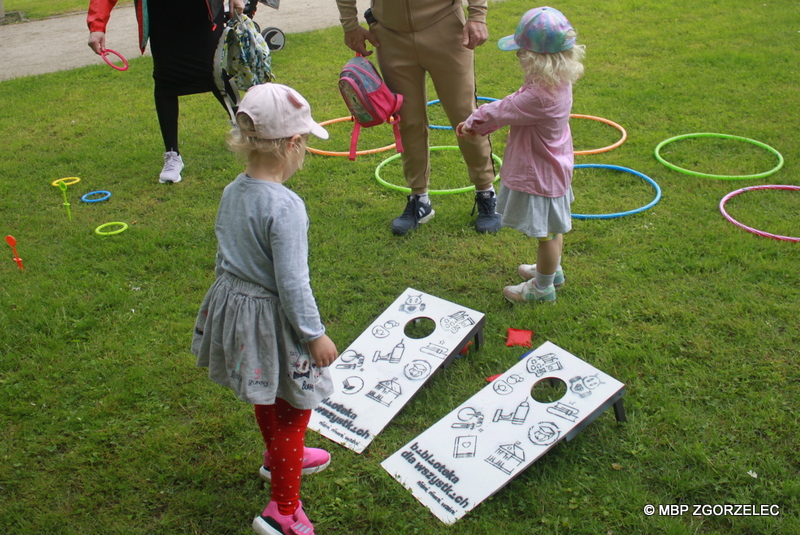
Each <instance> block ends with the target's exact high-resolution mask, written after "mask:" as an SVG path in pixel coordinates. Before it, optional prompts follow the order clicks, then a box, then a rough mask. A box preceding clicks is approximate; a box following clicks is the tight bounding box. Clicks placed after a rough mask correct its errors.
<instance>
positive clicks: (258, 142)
mask: <svg viewBox="0 0 800 535" xmlns="http://www.w3.org/2000/svg"><path fill="white" fill-rule="evenodd" d="M300 137H301V138H302V142H301V144H300V147H299V151H298V147H297V145H295V147H294V149H291V148H289V142H290V141H291V139H292V138H288V137H287V138H279V139H262V138H260V137H257V135H256V128H255V125H254V124H253V119H251V118H250V116H249V115H247V114H245V113H239V114H237V115H236V125H235V126H234V127H233V128H231V130H230V132H228V139H227V143H228V148H229V149H230V151H231V152H233V153H235V154H242V155H244V156H249V155H250V154H251V153H254V152H258V153H261V154H265V155H268V156H271V157H272V159H273V160H274V161H275V165H276V166H277V167H279V168H283V167H285V166H286V165H287V164H288V163H289V162H291V161H292V159H293V158H296V157H297V153H298V152H299V153H300V154H303V153H304V152H305V150H306V142H307V141H308V134H302V135H301V136H300Z"/></svg>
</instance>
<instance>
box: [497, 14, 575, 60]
mask: <svg viewBox="0 0 800 535" xmlns="http://www.w3.org/2000/svg"><path fill="white" fill-rule="evenodd" d="M572 29H573V28H572V25H571V24H570V23H569V21H568V20H567V17H565V16H564V14H563V13H561V12H560V11H559V10H557V9H555V8H552V7H537V8H534V9H531V10H530V11H528V12H527V13H525V14H524V15H522V18H521V19H520V21H519V24H518V25H517V31H516V32H514V35H508V36H506V37H503V38H502V39H500V40H499V41H498V42H497V46H498V48H500V50H519V49H520V48H523V49H525V50H530V51H531V52H538V53H540V54H555V53H558V52H563V51H565V50H569V49H570V48H572V46H573V45H574V44H575V38H574V37H570V38H569V39H567V32H569V31H570V30H572Z"/></svg>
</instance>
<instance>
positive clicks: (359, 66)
mask: <svg viewBox="0 0 800 535" xmlns="http://www.w3.org/2000/svg"><path fill="white" fill-rule="evenodd" d="M339 91H340V92H341V93H342V98H344V103H345V104H347V107H348V109H349V110H350V114H351V115H352V116H353V122H354V124H353V136H352V137H351V139H350V160H355V159H356V145H358V135H359V133H360V132H361V127H362V126H363V127H369V126H377V125H379V124H383V123H389V124H391V125H392V126H393V127H394V140H395V143H396V144H397V152H403V144H402V142H401V141H400V129H399V127H398V124H397V123H399V122H400V115H399V114H398V113H397V112H398V111H399V110H400V106H402V105H403V95H398V94H396V93H392V92H391V91H390V90H389V88H388V87H387V86H386V84H385V83H384V81H383V78H381V75H380V74H378V71H377V69H375V66H374V65H372V63H371V62H370V61H369V60H368V59H366V58H364V57H363V56H360V55H357V56H356V57H354V58H353V59H351V60H350V61H348V62H347V63H346V64H345V66H344V67H343V68H342V73H341V75H340V76H339Z"/></svg>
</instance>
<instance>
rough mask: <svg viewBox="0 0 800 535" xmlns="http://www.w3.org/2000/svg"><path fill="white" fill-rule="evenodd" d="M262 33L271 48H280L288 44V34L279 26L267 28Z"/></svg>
mask: <svg viewBox="0 0 800 535" xmlns="http://www.w3.org/2000/svg"><path fill="white" fill-rule="evenodd" d="M261 35H262V36H263V37H264V40H265V41H266V42H267V46H269V49H270V50H280V49H282V48H283V45H285V44H286V35H285V34H284V33H283V32H282V31H281V30H279V29H278V28H267V29H266V30H264V31H263V32H261Z"/></svg>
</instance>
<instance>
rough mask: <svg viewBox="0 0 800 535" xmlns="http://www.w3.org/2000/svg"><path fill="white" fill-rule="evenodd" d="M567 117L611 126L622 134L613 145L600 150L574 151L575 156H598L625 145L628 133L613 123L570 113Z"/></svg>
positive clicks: (590, 116)
mask: <svg viewBox="0 0 800 535" xmlns="http://www.w3.org/2000/svg"><path fill="white" fill-rule="evenodd" d="M569 117H570V119H589V120H591V121H599V122H601V123H604V124H607V125H609V126H613V127H614V128H616V129H617V130H619V131H620V132H622V138H621V139H620V140H619V141H617V142H616V143H614V144H613V145H609V146H608V147H603V148H601V149H591V150H576V151H575V155H576V156H580V155H582V154H600V153H601V152H608V151H610V150H613V149H616V148H617V147H619V146H620V145H622V144H623V143H625V140H626V139H628V133H627V132H626V131H625V129H624V128H622V126H620V125H618V124H617V123H615V122H614V121H609V120H608V119H603V118H602V117H595V116H594V115H579V114H576V113H571V114H570V115H569Z"/></svg>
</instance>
